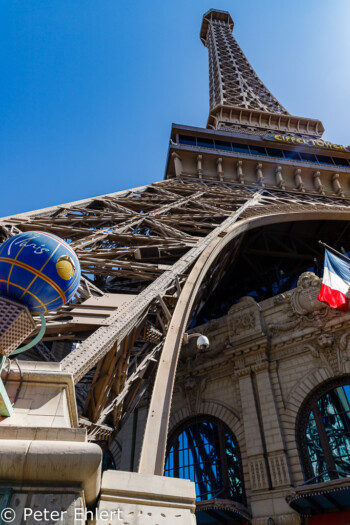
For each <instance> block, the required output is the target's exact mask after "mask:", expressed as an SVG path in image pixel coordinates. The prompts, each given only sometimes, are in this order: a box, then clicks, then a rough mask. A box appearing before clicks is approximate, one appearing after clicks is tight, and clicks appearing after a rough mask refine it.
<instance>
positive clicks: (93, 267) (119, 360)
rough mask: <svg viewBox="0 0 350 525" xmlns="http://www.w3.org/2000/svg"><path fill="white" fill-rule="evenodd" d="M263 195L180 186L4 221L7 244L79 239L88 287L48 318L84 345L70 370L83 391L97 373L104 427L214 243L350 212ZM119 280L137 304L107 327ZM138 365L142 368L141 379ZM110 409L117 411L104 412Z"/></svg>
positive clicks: (91, 397)
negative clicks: (265, 219)
mask: <svg viewBox="0 0 350 525" xmlns="http://www.w3.org/2000/svg"><path fill="white" fill-rule="evenodd" d="M259 191H260V193H259V197H258V198H257V197H256V196H255V197H254V195H256V188H254V187H247V186H242V185H240V184H236V183H234V184H225V183H223V182H216V181H203V180H202V181H198V179H197V180H193V181H192V180H188V179H186V180H181V179H172V180H166V181H163V182H160V183H155V184H152V185H150V186H146V187H143V188H141V189H139V188H137V189H136V190H131V191H128V192H120V194H113V195H106V196H102V197H98V198H96V199H90V200H86V201H83V202H76V203H72V204H71V205H70V204H68V205H64V206H60V207H53V208H49V209H46V210H39V211H37V212H31V213H28V214H21V215H18V216H15V217H12V218H11V217H10V218H5V219H3V220H2V221H1V223H0V228H1V232H2V233H3V237H4V238H6V237H8V236H11V235H14V234H16V233H19V232H21V231H28V230H40V229H45V231H50V232H52V233H56V234H58V235H60V236H61V237H63V238H65V239H70V240H71V245H72V246H73V247H74V248H75V250H76V251H77V253H78V255H79V257H80V260H81V265H82V270H83V273H85V278H83V281H82V284H81V287H80V289H79V296H78V297H77V298H76V299H77V301H76V303H75V304H71V305H69V306H67V307H64V308H62V309H61V310H60V311H58V312H56V313H54V314H52V315H51V316H49V317H48V336H49V340H51V341H52V340H62V338H63V339H65V338H66V339H73V340H74V339H75V340H82V343H81V344H80V345H79V346H77V347H76V348H75V349H74V350H72V352H71V353H69V354H68V355H67V356H66V357H65V358H64V359H63V361H62V367H63V369H64V370H65V371H69V372H71V373H72V374H73V375H74V378H75V381H76V382H78V381H80V380H81V379H82V378H83V377H84V376H85V375H86V374H87V373H88V372H89V371H90V370H92V369H93V368H94V367H95V366H96V365H97V368H96V371H95V373H94V379H93V380H92V381H91V380H90V381H91V385H90V386H91V388H90V392H89V393H88V397H87V401H86V402H85V410H84V413H85V414H88V415H89V418H90V419H91V420H92V421H94V422H96V421H98V422H99V423H100V424H103V421H104V417H106V416H108V414H110V413H111V412H113V421H114V425H117V424H118V421H119V419H120V417H122V411H123V410H124V408H125V407H124V408H123V402H124V401H125V398H126V395H128V396H129V398H128V402H127V406H128V407H131V406H132V403H133V399H136V396H137V392H138V391H141V390H142V378H143V377H144V374H145V370H146V368H147V367H148V366H149V365H150V364H151V363H152V360H151V359H147V355H148V354H150V355H153V353H154V351H153V349H154V348H156V347H157V349H158V350H159V348H160V347H159V345H161V342H157V343H155V342H149V343H146V344H144V346H141V349H142V350H140V351H138V350H137V347H136V348H135V346H134V345H135V344H136V345H142V344H143V343H142V342H141V343H137V341H138V340H139V339H140V337H141V336H140V330H141V329H142V326H144V323H145V322H146V321H147V322H149V321H150V320H151V322H152V323H153V326H154V329H155V330H156V332H157V331H158V332H159V333H161V334H163V336H164V335H165V334H166V331H167V326H168V324H169V321H170V319H171V316H172V312H173V311H174V308H175V306H176V303H177V301H178V299H179V297H180V294H181V289H182V284H183V283H184V282H185V280H186V276H187V273H188V271H189V269H190V268H191V267H192V265H193V264H194V262H195V261H196V260H197V258H198V257H199V255H200V254H201V253H202V252H203V250H204V249H205V248H206V246H208V244H209V243H210V242H211V240H212V239H214V238H215V237H218V236H223V235H225V232H226V231H227V228H229V227H231V226H232V225H233V224H234V223H235V222H236V221H242V220H244V219H251V218H255V217H259V216H267V215H269V216H273V215H276V214H281V213H283V212H295V213H302V212H305V211H312V212H315V213H317V212H318V211H320V210H327V211H328V212H330V213H331V214H333V215H334V213H339V216H341V214H342V213H343V212H347V213H348V210H349V208H348V205H349V203H350V201H349V200H347V199H339V198H336V197H335V198H331V197H325V196H321V195H320V196H318V195H308V194H302V193H298V192H286V191H281V190H266V189H265V190H263V189H260V190H259ZM228 259H229V256H228V254H226V255H225V256H223V257H222V258H221V259H220V260H219V261H218V262H217V264H216V267H217V268H216V269H215V272H216V273H215V272H213V274H212V275H213V276H216V277H215V278H214V277H213V278H212V281H213V282H212V283H208V288H206V289H207V290H210V289H211V288H212V286H214V285H215V283H214V281H215V280H216V279H217V278H218V277H217V276H219V278H221V276H222V275H223V272H224V271H225V264H226V265H227V261H228ZM145 261H147V262H145ZM91 274H94V275H95V282H92V281H91ZM111 278H112V279H117V281H116V284H115V288H114V290H115V289H116V291H117V292H119V293H117V294H113V293H112V295H113V296H118V297H119V296H120V288H122V287H124V288H125V289H126V291H127V292H128V294H129V295H127V296H126V297H127V298H129V300H128V301H125V302H124V303H121V304H119V305H118V306H117V307H114V306H113V307H111V308H110V312H109V315H108V316H105V317H103V316H102V315H101V316H100V317H101V321H96V318H97V319H99V317H98V312H99V311H101V310H103V308H105V306H103V305H104V304H105V305H106V304H107V303H108V301H107V298H108V297H109V296H108V294H109V295H110V292H109V288H108V287H109V286H111V285H110V284H109V281H108V280H110V279H111ZM135 283H137V286H135ZM202 291H203V288H202ZM130 294H131V295H130ZM89 300H93V301H95V303H96V305H95V306H94V307H93V308H95V310H93V312H92V313H89V312H90V310H89V308H88V307H87V306H86V308H85V304H86V305H88V303H89ZM98 301H100V302H101V306H98ZM95 303H94V304H95ZM79 308H80V309H83V310H84V308H85V310H86V314H85V317H84V324H83V325H81V324H79V323H77V322H75V317H74V312H75V311H76V310H77V309H79ZM99 308H100V310H99ZM197 308H198V306H195V309H197ZM96 309H97V310H96ZM69 316H70V317H71V318H73V321H72V319H69ZM96 316H97V317H96ZM67 319H68V320H67ZM82 326H83V328H82ZM135 341H136V343H135ZM141 341H142V337H141ZM155 344H156V346H154V345H155ZM157 345H158V346H157ZM158 350H157V352H156V353H155V355H159V351H158ZM135 352H136V353H137V355H139V358H138V359H139V361H137V362H136V363H135V360H133V359H132V355H133V353H135ZM152 352H153V353H152ZM47 358H48V356H47V352H46V353H45V359H47ZM52 359H54V356H53V357H52ZM153 361H154V359H153ZM130 363H134V364H133V369H132V370H131V369H129V366H130ZM138 363H141V364H142V366H141V365H140V366H139V365H138ZM135 367H136V368H135ZM134 369H135V370H136V372H135V370H134ZM133 370H134V372H135V373H134V372H133ZM132 384H134V385H135V389H134V391H132ZM140 389H141V390H140ZM106 403H108V407H109V408H108V410H106V411H104V410H103V407H104V406H105V405H106Z"/></svg>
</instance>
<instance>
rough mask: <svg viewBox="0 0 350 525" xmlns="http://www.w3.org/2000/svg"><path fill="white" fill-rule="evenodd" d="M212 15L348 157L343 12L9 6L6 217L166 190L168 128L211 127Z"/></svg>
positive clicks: (340, 6) (307, 7)
mask: <svg viewBox="0 0 350 525" xmlns="http://www.w3.org/2000/svg"><path fill="white" fill-rule="evenodd" d="M211 7H215V8H217V9H222V10H228V11H230V13H231V15H232V17H233V19H234V21H235V28H234V34H235V36H236V38H237V40H238V43H239V44H240V46H241V47H242V49H243V51H244V53H245V54H246V55H247V58H248V60H249V61H250V62H251V64H252V65H253V67H254V68H255V70H256V71H257V73H258V74H259V75H260V77H261V78H262V80H263V82H264V83H265V84H266V85H267V87H268V88H269V89H270V90H271V91H272V93H273V94H274V95H275V96H276V97H277V98H278V99H279V100H280V102H281V103H282V104H283V105H284V106H285V107H286V108H287V109H288V111H289V112H291V113H293V114H295V115H301V116H306V117H313V118H319V119H320V120H321V121H322V122H323V124H324V126H325V128H326V133H325V135H324V137H325V138H326V139H328V140H330V141H332V142H335V143H340V144H345V145H348V144H350V132H349V130H348V127H349V123H350V104H349V93H350V68H349V66H348V58H349V54H350V53H349V51H350V37H349V20H350V2H349V0H333V1H332V2H329V0H293V2H286V1H282V0H264V1H262V0H231V1H228V0H217V1H216V3H215V2H213V1H212V0H211V1H210V2H209V1H206V0H191V1H188V0H186V1H184V0H177V1H176V2H174V1H168V0H162V1H160V0H149V1H148V2H145V1H144V0H69V1H68V0H50V1H49V2H48V1H47V0H37V1H35V0H25V1H23V0H2V2H0V64H1V76H0V108H1V109H0V110H1V124H0V177H1V183H2V189H3V191H2V200H1V201H2V202H1V207H0V215H1V216H6V215H10V214H14V213H20V212H23V211H27V210H31V209H36V208H41V207H45V206H51V205H54V204H59V203H64V202H69V201H72V200H77V199H81V198H86V197H91V196H94V195H100V194H104V193H109V192H113V191H118V190H120V189H125V188H130V187H135V186H139V185H143V184H147V183H150V182H152V181H156V180H161V179H162V178H163V176H164V168H165V160H166V153H167V147H168V142H169V134H170V126H171V123H172V122H175V123H179V124H188V125H194V126H201V127H205V125H206V120H207V115H208V105H209V102H208V64H207V58H208V57H207V50H206V48H205V47H204V46H203V45H202V43H201V42H200V40H199V28H200V24H201V18H202V15H203V13H204V12H205V11H207V10H208V9H210V8H211Z"/></svg>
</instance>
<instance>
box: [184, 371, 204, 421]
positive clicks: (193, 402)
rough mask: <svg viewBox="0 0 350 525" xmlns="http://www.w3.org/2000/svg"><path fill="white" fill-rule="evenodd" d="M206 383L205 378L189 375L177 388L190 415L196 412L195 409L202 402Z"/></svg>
mask: <svg viewBox="0 0 350 525" xmlns="http://www.w3.org/2000/svg"><path fill="white" fill-rule="evenodd" d="M206 382H207V378H206V377H204V378H203V377H198V376H193V375H189V376H187V377H186V379H185V380H184V381H183V382H182V383H181V385H180V386H179V388H180V390H181V391H182V395H183V396H184V397H185V399H186V401H187V405H188V408H189V410H190V412H191V413H192V414H194V413H195V412H196V411H197V408H198V406H199V404H200V402H201V400H202V394H203V392H204V390H205V386H206Z"/></svg>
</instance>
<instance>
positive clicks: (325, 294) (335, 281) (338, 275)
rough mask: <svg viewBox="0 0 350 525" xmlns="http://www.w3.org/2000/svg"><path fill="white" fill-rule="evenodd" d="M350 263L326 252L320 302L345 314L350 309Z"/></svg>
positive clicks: (319, 295)
mask: <svg viewBox="0 0 350 525" xmlns="http://www.w3.org/2000/svg"><path fill="white" fill-rule="evenodd" d="M349 288H350V262H346V261H344V260H343V259H341V258H340V257H337V256H336V255H333V254H332V253H330V252H329V251H328V250H326V253H325V258H324V271H323V281H322V286H321V290H320V293H319V294H318V300H319V301H323V302H324V303H327V304H329V306H330V307H331V308H336V309H337V310H342V311H343V312H345V311H346V310H347V309H348V307H349V299H348V297H347V296H348V292H349Z"/></svg>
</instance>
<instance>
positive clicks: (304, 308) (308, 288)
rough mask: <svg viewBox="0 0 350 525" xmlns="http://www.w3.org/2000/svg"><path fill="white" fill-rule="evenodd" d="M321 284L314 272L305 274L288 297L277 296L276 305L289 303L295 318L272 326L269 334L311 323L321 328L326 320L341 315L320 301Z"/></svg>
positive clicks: (269, 327)
mask: <svg viewBox="0 0 350 525" xmlns="http://www.w3.org/2000/svg"><path fill="white" fill-rule="evenodd" d="M321 283H322V281H321V279H320V278H319V277H317V275H315V274H314V273H313V272H304V273H302V274H301V275H300V277H299V279H298V283H297V287H296V288H294V290H293V291H292V292H291V293H290V294H289V295H288V296H287V294H286V295H283V294H282V295H281V296H277V297H276V298H275V301H274V303H275V304H283V303H284V302H289V304H290V307H291V315H292V317H293V318H292V319H291V320H290V321H287V322H284V323H280V324H270V325H269V326H268V329H269V332H270V333H272V334H274V333H276V332H287V331H289V330H294V329H295V328H297V327H298V326H302V325H306V326H309V325H310V324H311V323H312V324H313V325H316V326H318V327H320V326H323V325H324V321H325V319H326V318H331V317H334V316H336V315H339V312H337V311H336V310H333V309H332V308H330V307H329V306H328V305H327V304H325V303H322V302H321V301H319V300H318V294H319V291H320V288H321Z"/></svg>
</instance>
